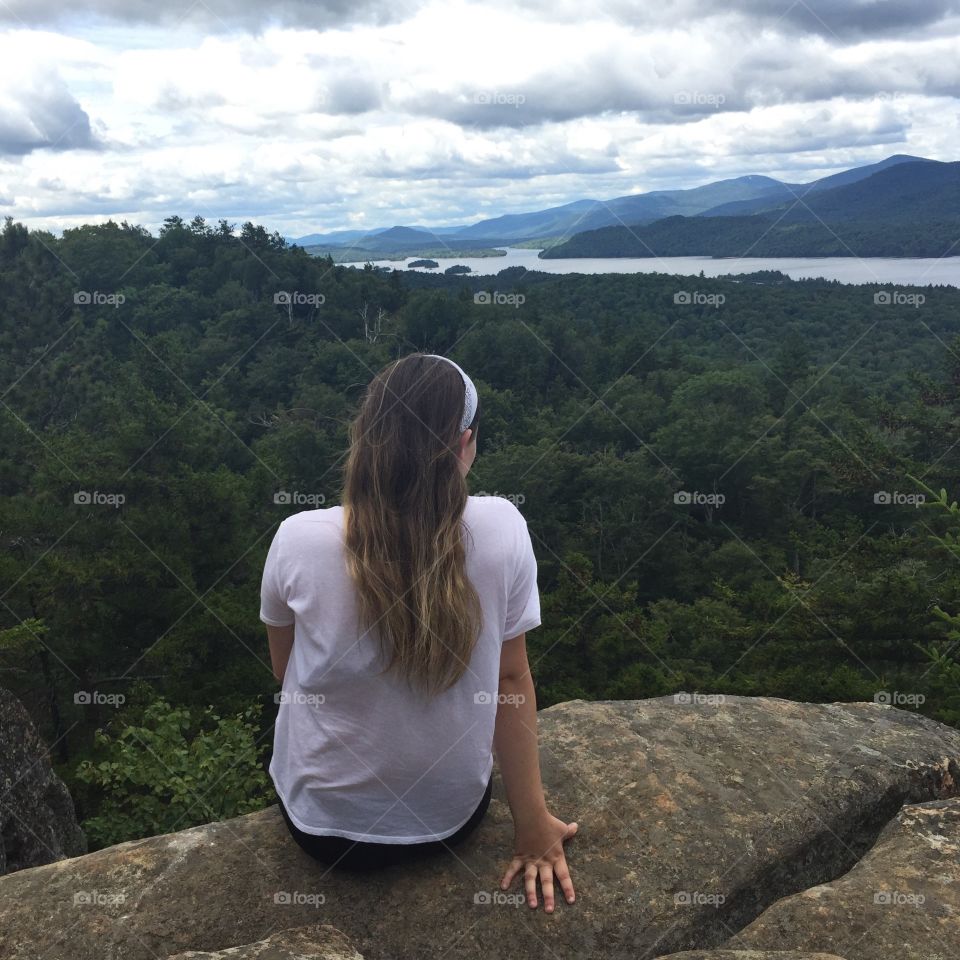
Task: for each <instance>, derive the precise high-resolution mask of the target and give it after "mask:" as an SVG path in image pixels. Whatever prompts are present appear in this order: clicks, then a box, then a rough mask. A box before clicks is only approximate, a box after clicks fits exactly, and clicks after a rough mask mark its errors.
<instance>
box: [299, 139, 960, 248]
mask: <svg viewBox="0 0 960 960" xmlns="http://www.w3.org/2000/svg"><path fill="white" fill-rule="evenodd" d="M958 184H960V164H957V163H941V162H939V161H935V160H925V159H923V158H922V157H911V156H906V155H903V154H898V155H896V156H892V157H888V158H887V159H886V160H883V161H881V162H880V163H874V164H869V165H866V166H862V167H856V168H854V169H851V170H846V171H844V172H843V173H838V174H834V175H832V176H829V177H822V178H820V179H818V180H814V181H812V182H811V183H783V182H781V181H779V180H775V179H773V178H772V177H765V176H757V175H749V176H743V177H736V178H734V179H730V180H718V181H716V182H714V183H708V184H705V185H704V186H700V187H693V188H691V189H688V190H656V191H652V192H650V193H640V194H633V195H629V196H625V197H614V198H613V199H612V200H607V201H599V200H576V201H574V202H572V203H568V204H564V205H562V206H559V207H550V208H548V209H546V210H537V211H534V212H532V213H516V214H506V215H504V216H500V217H494V218H492V219H489V220H481V221H480V222H479V223H474V224H470V225H465V226H454V227H440V228H430V227H424V226H420V225H417V226H413V227H406V226H394V227H389V228H384V229H378V230H368V231H362V230H338V231H334V232H332V233H326V234H321V233H315V234H309V235H308V236H305V237H300V238H297V239H295V240H292V241H291V242H294V243H297V244H298V245H300V246H303V247H307V248H314V252H317V253H321V252H330V253H331V254H335V255H336V256H335V259H337V260H344V259H354V258H355V259H378V258H384V257H385V256H386V255H388V254H393V255H394V256H401V257H402V256H404V255H407V256H427V255H429V256H442V255H444V254H446V255H447V256H464V255H466V254H467V253H468V252H469V253H473V254H477V253H478V252H479V251H483V252H486V253H487V254H489V253H492V252H493V250H492V248H495V247H503V246H508V245H513V246H515V245H517V244H519V243H523V244H525V245H528V246H529V245H532V242H533V241H538V240H543V241H549V244H546V243H545V246H548V247H549V249H547V250H545V251H544V253H543V256H545V257H583V256H600V257H617V256H684V255H714V256H743V255H745V254H744V251H745V250H746V248H747V247H751V253H750V255H752V256H787V255H797V256H849V255H850V254H851V252H855V253H856V255H858V256H939V255H943V253H944V251H945V250H946V247H947V246H949V243H950V242H952V241H955V240H957V238H958V224H960V209H958V195H960V189H958ZM893 222H897V223H898V224H900V225H901V226H902V227H903V230H902V231H901V232H900V233H899V234H898V235H896V236H894V235H892V234H890V230H889V225H890V224H891V223H893ZM839 224H845V225H846V226H847V228H848V234H849V244H848V246H847V247H846V248H845V244H846V243H847V241H845V240H843V238H842V235H841V237H840V238H838V233H840V231H839V230H838V225H839ZM925 225H926V226H928V227H931V228H932V229H931V230H926V232H925ZM884 231H886V232H887V234H888V235H887V236H886V237H884V236H883V234H884ZM951 233H952V234H953V236H952V239H951V236H950V235H951ZM855 243H857V244H860V245H861V247H860V248H857V246H855V245H854V244H855ZM918 243H919V244H920V246H922V248H923V250H924V252H923V253H919V252H915V251H916V250H917V249H919V247H917V244H918ZM864 244H865V245H866V246H864ZM881 247H882V248H883V249H884V250H885V251H888V252H885V253H878V252H875V251H877V250H879V249H881ZM851 248H852V249H851ZM787 249H789V250H790V251H791V253H789V254H787V253H773V252H770V251H772V250H787ZM828 249H829V250H830V251H831V252H827V250H828ZM838 249H839V250H845V252H842V253H841V252H837V250H838ZM867 250H869V251H871V252H867ZM896 250H908V251H910V252H902V253H897V252H892V251H896ZM931 250H933V251H937V252H933V253H931V252H930V251H931ZM668 251H669V252H668ZM717 251H725V252H717ZM726 251H729V252H726ZM957 252H958V253H960V250H958V251H957Z"/></svg>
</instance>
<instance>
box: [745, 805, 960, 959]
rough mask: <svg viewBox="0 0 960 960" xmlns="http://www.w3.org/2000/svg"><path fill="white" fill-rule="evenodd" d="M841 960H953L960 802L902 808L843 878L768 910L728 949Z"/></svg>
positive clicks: (959, 893) (958, 936) (958, 919)
mask: <svg viewBox="0 0 960 960" xmlns="http://www.w3.org/2000/svg"><path fill="white" fill-rule="evenodd" d="M734 945H736V946H737V947H738V948H739V949H751V950H758V949H764V948H765V949H772V948H773V947H774V946H776V948H777V949H781V948H782V949H785V950H786V949H798V948H799V947H800V945H803V946H804V947H806V948H807V949H820V950H826V949H827V948H828V947H827V945H829V949H832V950H835V951H836V952H837V953H840V954H842V955H843V956H844V957H845V958H846V960H875V958H878V957H890V958H893V957H895V958H896V960H956V958H957V957H958V956H960V800H957V799H953V800H941V801H937V802H933V803H924V804H920V805H916V806H907V807H904V808H903V809H902V810H901V811H900V812H899V813H898V814H897V816H896V818H895V819H894V820H892V821H891V822H890V823H889V824H888V825H887V827H886V828H885V829H884V831H883V833H881V834H880V838H879V839H878V840H877V843H876V845H875V846H874V847H873V848H872V849H871V850H870V851H869V852H868V853H867V854H866V856H864V858H863V859H862V860H860V861H859V862H858V863H857V864H856V865H855V866H854V867H853V869H852V870H850V872H849V873H846V874H845V875H844V876H842V877H840V878H839V879H837V880H834V881H833V882H831V883H825V884H821V885H818V886H814V887H810V888H809V889H808V890H804V891H803V892H802V893H798V894H796V895H794V896H791V897H786V898H785V899H783V900H780V901H778V902H777V903H775V904H774V905H773V906H772V907H769V908H768V909H767V910H766V911H765V912H764V913H762V914H761V915H760V916H759V917H758V918H757V919H756V920H755V921H754V922H753V923H751V924H750V925H749V926H748V927H747V928H746V929H745V930H742V931H741V932H740V934H739V935H738V936H736V937H734V938H733V940H732V941H731V942H730V944H729V946H734Z"/></svg>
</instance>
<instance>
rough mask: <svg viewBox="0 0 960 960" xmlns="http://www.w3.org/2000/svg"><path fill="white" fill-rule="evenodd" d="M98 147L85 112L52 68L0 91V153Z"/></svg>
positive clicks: (21, 154) (10, 153)
mask: <svg viewBox="0 0 960 960" xmlns="http://www.w3.org/2000/svg"><path fill="white" fill-rule="evenodd" d="M100 147H101V144H100V143H99V141H98V140H97V138H96V137H95V136H94V134H93V131H92V130H91V128H90V117H89V116H88V114H87V112H86V111H85V110H84V109H83V108H82V107H81V106H80V104H79V103H78V102H77V101H76V99H75V98H74V97H73V96H72V95H71V94H70V92H69V91H68V90H67V88H66V85H65V84H64V83H63V81H62V80H61V79H60V78H59V77H58V76H57V75H56V74H55V73H53V72H52V71H44V72H41V73H39V74H37V75H35V76H33V77H31V78H19V79H18V82H17V84H16V86H15V87H13V88H12V89H11V88H8V89H6V90H0V155H2V154H6V155H8V156H9V155H13V156H23V155H24V154H28V153H30V152H31V151H33V150H41V149H47V150H57V151H64V150H77V149H88V150H89V149H99V148H100Z"/></svg>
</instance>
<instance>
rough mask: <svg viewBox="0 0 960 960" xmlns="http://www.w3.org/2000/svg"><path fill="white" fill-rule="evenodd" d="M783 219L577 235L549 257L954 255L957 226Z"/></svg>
mask: <svg viewBox="0 0 960 960" xmlns="http://www.w3.org/2000/svg"><path fill="white" fill-rule="evenodd" d="M787 221H788V218H787V219H782V217H781V216H773V215H763V216H760V215H757V216H739V217H738V216H734V217H680V216H677V217H667V218H666V219H664V220H657V221H656V222H655V223H650V224H645V225H639V224H638V225H634V226H620V227H601V228H600V229H599V230H586V231H584V232H583V233H576V234H574V235H573V236H572V237H570V239H569V240H567V241H565V242H564V243H560V244H557V245H556V246H552V247H549V248H548V249H546V250H544V251H543V252H542V253H541V254H540V257H541V258H542V259H546V260H549V259H554V260H556V259H562V258H564V257H943V256H950V255H951V254H952V255H954V256H955V255H956V244H957V239H958V236H960V223H958V221H957V220H956V219H939V220H938V219H934V220H906V221H903V220H896V221H890V220H874V219H871V220H865V221H858V220H851V221H845V222H834V223H824V222H822V221H819V220H817V221H815V222H806V223H804V222H787Z"/></svg>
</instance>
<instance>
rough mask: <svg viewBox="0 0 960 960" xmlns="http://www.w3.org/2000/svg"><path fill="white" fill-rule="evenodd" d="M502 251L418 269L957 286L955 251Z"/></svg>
mask: <svg viewBox="0 0 960 960" xmlns="http://www.w3.org/2000/svg"><path fill="white" fill-rule="evenodd" d="M504 249H505V250H506V251H507V254H506V256H504V257H435V258H434V259H435V260H436V261H437V263H439V264H440V266H439V267H438V268H436V269H434V270H429V269H427V268H426V267H421V268H418V269H419V270H420V271H421V272H423V273H442V272H443V271H444V270H445V269H446V268H447V267H452V266H453V265H454V264H457V263H461V264H463V265H464V266H467V267H470V271H471V275H484V274H486V275H490V274H495V273H497V272H498V271H500V270H503V269H505V268H506V267H526V268H527V269H528V270H541V271H543V272H544V273H671V274H677V275H679V276H699V274H700V271H701V270H702V271H703V273H704V275H705V276H708V277H717V276H720V275H721V274H724V273H753V272H754V271H755V270H779V271H781V272H782V273H785V274H786V275H787V276H788V277H792V278H794V279H795V280H799V279H802V278H804V277H823V278H825V279H827V280H839V281H840V282H841V283H895V284H904V285H907V284H909V285H916V286H927V285H929V284H934V285H937V284H948V285H950V286H954V287H960V257H944V258H941V259H935V258H930V259H923V258H908V257H904V258H893V257H890V258H887V257H867V258H864V259H860V258H858V257H746V258H742V259H740V258H730V259H722V260H714V259H713V258H711V257H650V258H646V257H596V258H583V259H579V258H578V259H563V260H540V259H538V257H537V253H538V252H539V251H538V250H527V249H523V248H520V247H505V248H504ZM415 259H418V258H416V257H409V258H408V259H407V260H374V261H372V262H373V263H374V264H375V265H376V266H383V267H390V268H391V269H395V270H396V269H400V270H402V269H405V265H406V263H408V262H409V261H410V260H415Z"/></svg>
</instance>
